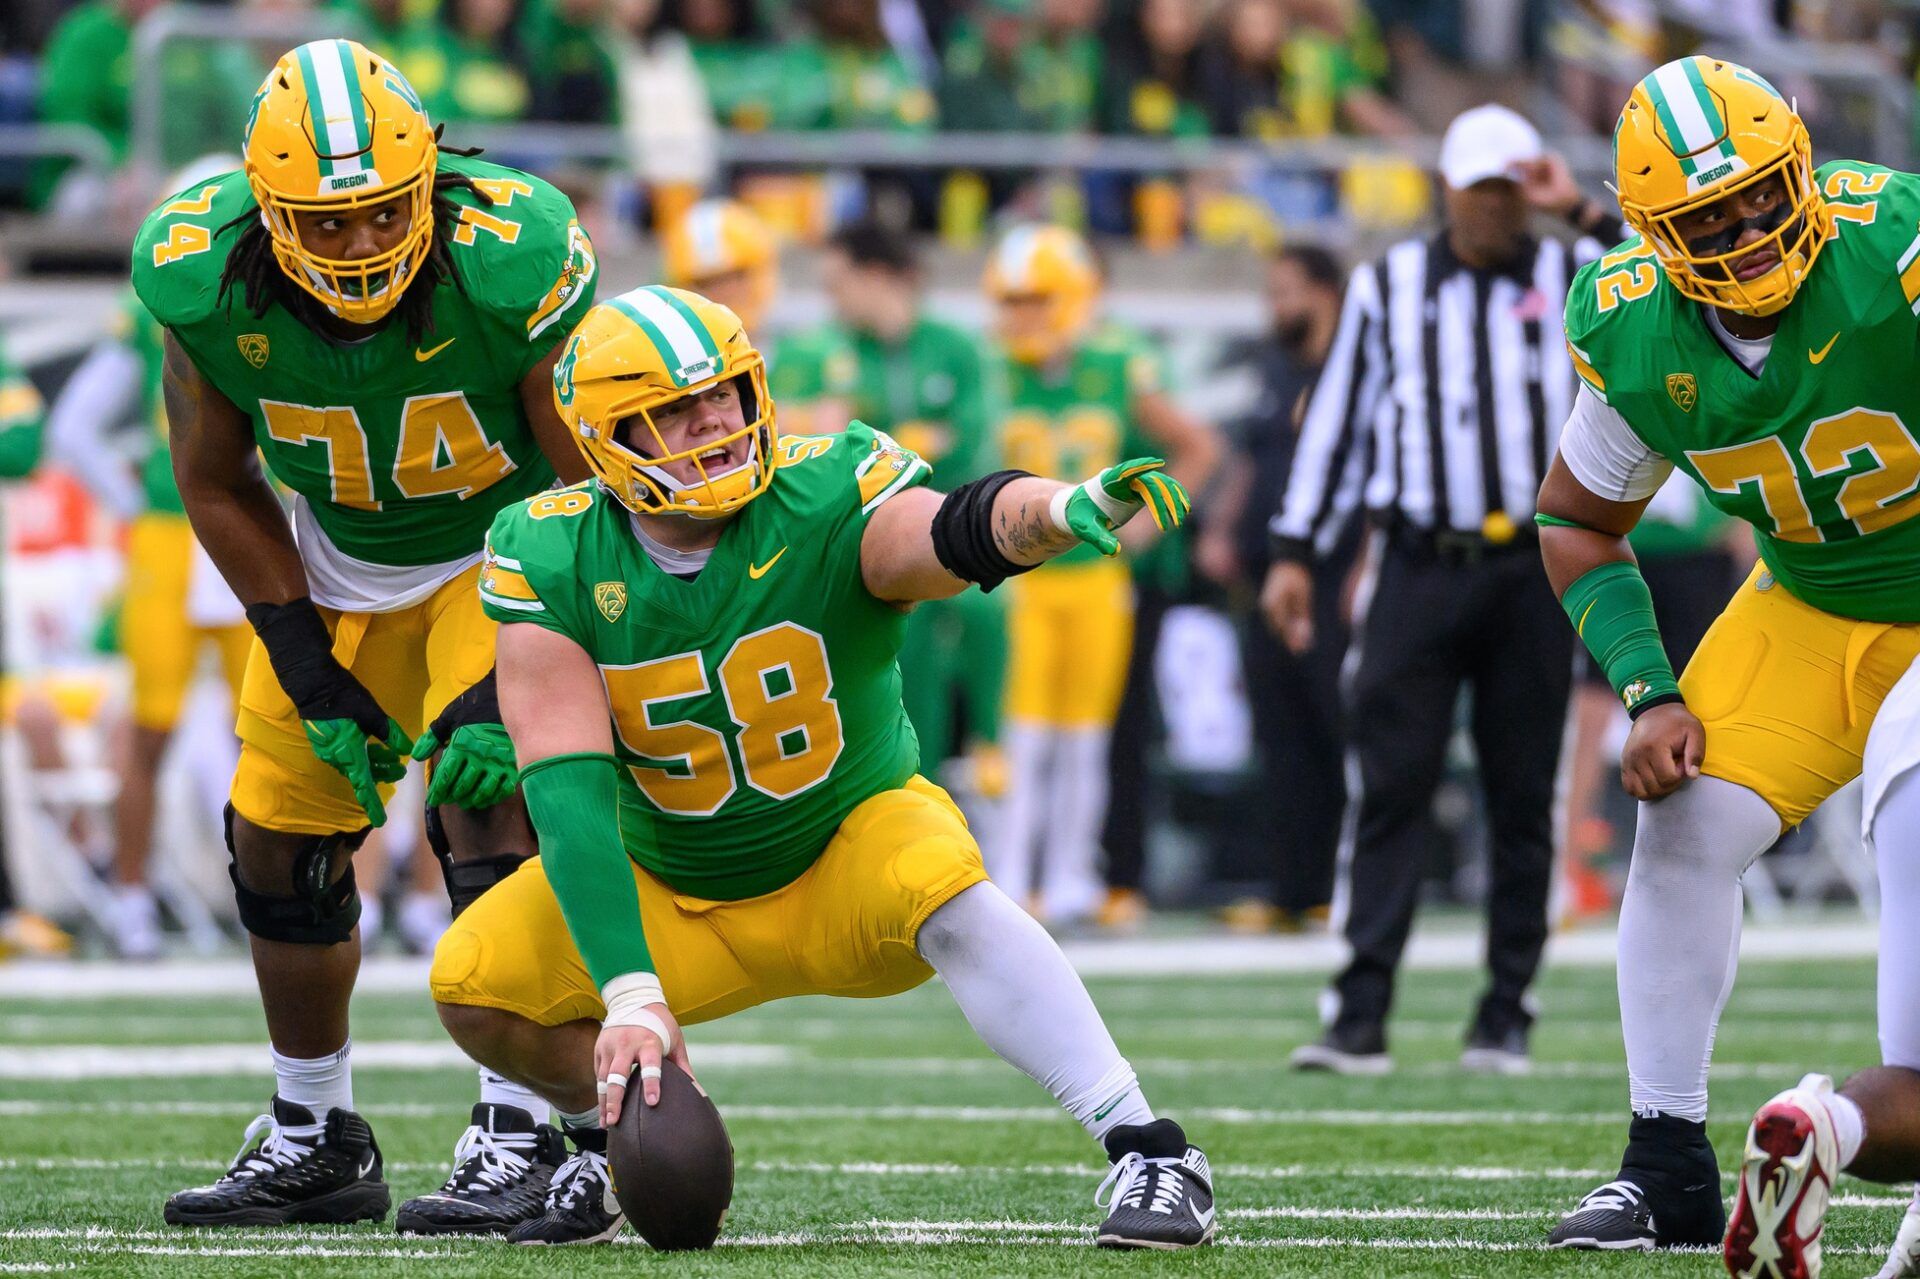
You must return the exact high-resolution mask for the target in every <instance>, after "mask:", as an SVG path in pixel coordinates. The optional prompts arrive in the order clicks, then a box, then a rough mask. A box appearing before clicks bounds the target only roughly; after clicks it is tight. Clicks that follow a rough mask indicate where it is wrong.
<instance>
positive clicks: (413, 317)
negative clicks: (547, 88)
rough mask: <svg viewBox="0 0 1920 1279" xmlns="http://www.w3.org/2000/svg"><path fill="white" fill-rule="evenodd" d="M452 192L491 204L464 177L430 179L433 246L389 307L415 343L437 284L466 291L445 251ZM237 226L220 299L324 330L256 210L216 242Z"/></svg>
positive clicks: (318, 311) (429, 315) (472, 151)
mask: <svg viewBox="0 0 1920 1279" xmlns="http://www.w3.org/2000/svg"><path fill="white" fill-rule="evenodd" d="M444 128H446V126H445V125H441V126H440V127H439V128H437V129H435V130H434V140H435V142H436V143H439V138H440V130H441V129H444ZM439 149H440V153H441V154H442V155H457V156H476V155H479V154H480V148H479V147H450V146H447V145H445V144H444V143H440V144H439ZM453 191H467V192H471V193H472V194H473V196H474V197H475V198H476V199H478V200H479V201H480V202H481V203H483V204H492V203H493V197H492V196H490V195H488V194H487V193H486V192H484V191H482V190H481V189H480V188H478V187H476V186H475V185H474V184H473V179H471V178H469V177H467V176H466V175H465V174H463V173H449V172H447V171H446V170H444V169H442V170H440V171H439V172H437V173H435V174H434V175H433V199H432V206H431V207H432V209H433V242H432V244H431V245H430V246H429V247H428V249H427V256H426V258H425V259H424V260H423V261H422V262H421V263H420V270H419V272H418V273H417V274H416V275H415V276H414V278H413V279H412V280H410V281H408V283H407V288H406V292H404V293H402V294H401V295H400V302H399V304H398V305H397V306H395V307H394V308H393V314H394V315H395V316H397V317H398V318H399V321H400V323H402V324H404V325H405V326H406V330H407V341H408V342H411V343H414V344H416V345H417V344H418V343H419V342H420V340H421V338H423V337H425V336H426V335H427V334H428V333H429V332H431V331H432V329H433V293H434V290H435V289H437V288H438V287H439V286H440V284H441V282H442V281H447V280H450V281H452V282H453V286H454V287H455V288H456V289H459V290H460V291H461V292H462V293H465V292H466V291H467V286H466V283H465V282H464V281H463V280H461V278H460V275H459V273H458V272H457V271H455V270H454V269H453V259H452V258H451V257H450V256H449V255H448V253H447V241H448V239H449V238H450V236H451V235H452V232H453V223H454V222H455V221H456V220H457V219H458V218H459V216H460V209H461V206H460V205H459V204H457V203H455V202H454V201H453V199H452V198H451V196H450V193H451V192H453ZM236 227H238V228H239V229H240V238H239V239H237V240H236V241H234V245H233V248H232V249H230V250H229V251H228V253H227V265H226V269H225V270H223V271H222V272H221V274H220V293H219V299H218V300H219V301H221V302H225V301H226V299H227V295H228V294H229V293H231V292H232V291H233V290H234V289H235V288H238V289H239V290H240V295H241V299H242V301H243V302H244V303H245V305H246V307H247V309H248V310H249V311H251V312H253V314H255V315H265V314H266V312H267V308H268V307H270V306H272V305H273V304H274V303H275V302H278V303H279V304H280V305H281V306H283V307H285V308H286V309H287V311H288V312H289V313H291V314H292V316H293V318H294V319H296V320H298V321H300V323H302V324H304V325H306V326H307V327H308V328H309V329H312V330H314V331H315V332H324V331H325V330H323V329H322V328H321V327H320V317H322V316H323V315H325V314H327V310H326V307H325V306H323V305H322V304H321V303H320V301H319V300H318V299H316V298H315V297H314V296H313V295H312V294H310V293H308V292H307V291H306V290H305V289H303V288H301V287H300V286H298V285H297V284H295V283H294V282H293V281H292V280H289V279H288V278H287V273H286V272H285V271H283V270H281V269H280V262H279V259H277V258H275V257H274V256H273V237H272V236H270V235H269V234H268V233H267V228H266V225H265V223H263V222H262V221H261V219H260V211H259V209H258V208H251V209H248V210H247V211H246V212H245V213H242V214H241V215H240V216H238V217H236V218H234V219H233V220H232V221H231V222H228V223H226V224H225V225H223V226H222V227H221V228H220V229H219V230H218V231H216V232H214V237H215V238H216V239H218V238H219V237H220V236H222V235H225V234H226V233H227V232H228V231H231V230H233V229H234V228H236Z"/></svg>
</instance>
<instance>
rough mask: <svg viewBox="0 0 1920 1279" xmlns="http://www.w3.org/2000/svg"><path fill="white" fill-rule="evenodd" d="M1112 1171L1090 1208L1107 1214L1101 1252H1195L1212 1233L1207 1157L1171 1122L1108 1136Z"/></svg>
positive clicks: (1129, 1128) (1156, 1122)
mask: <svg viewBox="0 0 1920 1279" xmlns="http://www.w3.org/2000/svg"><path fill="white" fill-rule="evenodd" d="M1106 1146H1107V1158H1109V1159H1111V1160H1112V1161H1113V1167H1111V1168H1109V1169H1108V1170H1107V1176H1106V1179H1105V1180H1104V1181H1102V1182H1101V1183H1100V1188H1099V1189H1098V1190H1096V1191H1094V1192H1093V1202H1094V1203H1095V1204H1097V1205H1098V1206H1100V1207H1102V1208H1105V1209H1107V1219H1106V1220H1105V1221H1103V1222H1101V1223H1100V1233H1099V1236H1098V1238H1097V1242H1098V1243H1099V1245H1100V1246H1101V1247H1102V1248H1160V1249H1167V1250H1171V1249H1175V1248H1197V1247H1199V1246H1200V1245H1201V1244H1204V1243H1208V1242H1211V1241H1212V1239H1213V1232H1214V1214H1213V1176H1212V1174H1211V1172H1210V1171H1209V1170H1208V1168H1207V1157H1206V1155H1204V1154H1202V1153H1201V1151H1200V1148H1199V1147H1198V1146H1190V1145H1188V1144H1187V1135H1186V1134H1185V1133H1184V1132H1182V1131H1180V1125H1179V1124H1176V1123H1175V1122H1173V1120H1171V1119H1156V1120H1154V1121H1153V1122H1152V1123H1150V1124H1127V1125H1122V1126H1121V1127H1119V1128H1115V1129H1114V1130H1113V1131H1112V1132H1109V1133H1108V1134H1107V1140H1106Z"/></svg>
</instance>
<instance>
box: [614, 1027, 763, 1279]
mask: <svg viewBox="0 0 1920 1279" xmlns="http://www.w3.org/2000/svg"><path fill="white" fill-rule="evenodd" d="M661 1066H662V1069H661V1076H660V1104H659V1105H657V1106H649V1105H647V1103H646V1101H645V1100H644V1099H643V1098H642V1097H641V1095H640V1081H639V1079H638V1078H637V1077H636V1078H635V1079H634V1081H633V1086H632V1088H631V1089H629V1090H628V1093H627V1101H626V1103H625V1104H624V1105H623V1106H621V1108H620V1122H619V1123H617V1124H615V1125H614V1126H613V1131H612V1132H610V1133H608V1134H607V1162H608V1163H609V1164H611V1165H612V1167H613V1193H614V1195H615V1197H616V1198H618V1199H619V1201H620V1209H621V1211H623V1212H625V1213H626V1214H627V1220H628V1221H630V1222H632V1223H633V1226H634V1229H636V1230H638V1231H639V1232H640V1237H641V1238H642V1239H645V1240H646V1241H647V1242H648V1243H650V1244H652V1245H653V1246H654V1247H655V1248H658V1249H660V1250H661V1251H662V1252H681V1251H685V1250H687V1249H691V1248H711V1247H713V1241H714V1240H715V1239H718V1238H719V1237H720V1225H721V1223H722V1222H724V1221H725V1220H726V1219H727V1205H728V1204H730V1203H732V1202H733V1142H732V1140H731V1139H730V1138H729V1137H728V1136H727V1127H726V1125H725V1124H723V1123H721V1122H720V1111H719V1110H718V1109H717V1108H716V1107H715V1106H714V1104H713V1101H712V1099H711V1098H709V1097H708V1096H707V1094H706V1093H705V1092H703V1091H701V1089H700V1087H699V1085H697V1084H695V1083H694V1082H693V1080H692V1079H690V1078H689V1077H688V1076H687V1072H686V1071H684V1070H682V1069H680V1067H678V1066H676V1065H674V1064H673V1063H672V1062H670V1061H669V1062H663V1063H661Z"/></svg>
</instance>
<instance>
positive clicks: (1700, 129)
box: [1653, 59, 1720, 155]
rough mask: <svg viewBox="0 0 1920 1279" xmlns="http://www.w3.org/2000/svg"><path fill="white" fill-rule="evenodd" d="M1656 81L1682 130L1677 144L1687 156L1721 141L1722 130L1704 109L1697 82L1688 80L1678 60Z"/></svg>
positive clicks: (1666, 68)
mask: <svg viewBox="0 0 1920 1279" xmlns="http://www.w3.org/2000/svg"><path fill="white" fill-rule="evenodd" d="M1653 79H1654V83H1655V84H1657V85H1659V86H1660V94H1661V96H1662V97H1664V98H1665V99H1666V105H1667V110H1668V111H1669V112H1670V113H1671V114H1672V117H1673V124H1674V127H1675V128H1676V129H1678V130H1679V131H1680V136H1679V137H1677V138H1675V139H1674V141H1675V142H1678V143H1679V144H1680V148H1681V153H1682V154H1683V155H1692V154H1693V153H1695V152H1696V151H1699V150H1702V149H1703V148H1705V147H1710V146H1712V145H1713V144H1714V143H1715V142H1717V141H1719V140H1720V136H1719V135H1720V131H1719V130H1718V129H1717V128H1715V127H1714V125H1713V122H1712V121H1710V120H1708V119H1707V113H1706V112H1705V111H1704V110H1702V109H1701V105H1700V99H1699V98H1698V97H1697V96H1696V95H1695V93H1694V88H1693V81H1691V80H1689V79H1688V78H1687V69H1686V67H1685V66H1684V65H1682V64H1681V62H1680V61H1679V60H1678V59H1676V60H1675V61H1672V62H1669V63H1667V64H1666V65H1665V66H1663V67H1661V68H1660V69H1659V70H1658V71H1655V72H1654V73H1653Z"/></svg>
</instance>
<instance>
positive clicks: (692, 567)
mask: <svg viewBox="0 0 1920 1279" xmlns="http://www.w3.org/2000/svg"><path fill="white" fill-rule="evenodd" d="M627 523H629V524H631V525H632V526H633V535H634V536H635V537H636V538H638V539H639V540H640V549H642V550H644V551H645V552H646V553H647V558H648V559H650V560H652V561H653V562H654V563H655V564H657V565H659V566H660V571H661V572H663V573H668V574H671V575H672V576H674V577H688V576H691V575H692V574H695V573H698V572H699V571H700V570H701V569H703V568H705V567H706V566H707V560H708V558H709V557H711V556H712V555H713V548H712V547H711V546H708V547H703V548H702V549H700V550H697V551H677V550H675V549H674V548H673V547H671V546H668V545H667V544H666V543H665V542H662V541H661V540H660V539H658V538H656V537H651V536H649V535H648V533H647V530H645V529H643V528H641V527H640V517H639V516H637V515H634V514H632V513H631V512H629V513H628V515H627Z"/></svg>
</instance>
